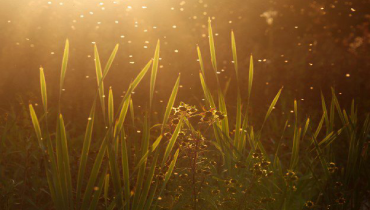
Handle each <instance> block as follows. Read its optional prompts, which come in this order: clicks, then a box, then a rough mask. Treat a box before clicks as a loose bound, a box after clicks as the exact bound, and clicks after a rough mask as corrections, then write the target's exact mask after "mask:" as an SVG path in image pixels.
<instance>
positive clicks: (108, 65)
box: [102, 44, 119, 79]
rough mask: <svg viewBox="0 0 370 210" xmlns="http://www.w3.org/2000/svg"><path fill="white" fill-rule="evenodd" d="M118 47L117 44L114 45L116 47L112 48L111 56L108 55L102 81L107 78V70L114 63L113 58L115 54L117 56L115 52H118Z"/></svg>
mask: <svg viewBox="0 0 370 210" xmlns="http://www.w3.org/2000/svg"><path fill="white" fill-rule="evenodd" d="M118 47H119V44H116V46H115V47H114V49H113V51H112V53H111V55H110V57H109V59H108V62H107V64H106V65H105V67H104V71H103V78H102V79H104V78H105V77H106V76H107V74H108V72H109V69H110V67H111V66H112V63H113V61H114V58H115V57H116V54H117V51H118Z"/></svg>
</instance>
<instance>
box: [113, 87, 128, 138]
mask: <svg viewBox="0 0 370 210" xmlns="http://www.w3.org/2000/svg"><path fill="white" fill-rule="evenodd" d="M130 99H131V94H130V95H129V97H128V98H127V99H126V101H124V102H123V106H122V109H121V112H120V114H119V117H118V121H117V124H116V130H117V131H120V130H121V129H122V127H123V123H124V121H125V119H126V115H127V110H128V106H129V104H130Z"/></svg>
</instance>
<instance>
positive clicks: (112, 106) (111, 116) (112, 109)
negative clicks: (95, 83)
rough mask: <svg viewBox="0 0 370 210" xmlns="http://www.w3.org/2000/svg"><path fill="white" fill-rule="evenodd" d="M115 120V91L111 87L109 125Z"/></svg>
mask: <svg viewBox="0 0 370 210" xmlns="http://www.w3.org/2000/svg"><path fill="white" fill-rule="evenodd" d="M113 120H114V103H113V91H112V88H109V96H108V122H109V126H112V125H113Z"/></svg>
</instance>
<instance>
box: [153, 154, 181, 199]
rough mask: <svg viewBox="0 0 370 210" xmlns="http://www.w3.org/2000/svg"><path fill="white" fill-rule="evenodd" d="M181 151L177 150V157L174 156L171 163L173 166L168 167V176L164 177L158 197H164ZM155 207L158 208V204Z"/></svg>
mask: <svg viewBox="0 0 370 210" xmlns="http://www.w3.org/2000/svg"><path fill="white" fill-rule="evenodd" d="M179 151H180V150H179V149H177V150H176V152H175V155H174V156H173V159H172V161H171V164H170V166H169V167H168V170H167V173H166V175H165V177H164V181H163V183H162V187H161V189H160V190H159V193H158V196H161V195H162V192H163V190H164V188H165V187H166V185H167V182H168V180H169V179H170V177H171V175H172V172H173V169H174V168H175V165H176V161H177V157H178V156H179ZM157 202H158V200H157ZM157 202H156V203H157ZM154 206H157V204H155V205H154Z"/></svg>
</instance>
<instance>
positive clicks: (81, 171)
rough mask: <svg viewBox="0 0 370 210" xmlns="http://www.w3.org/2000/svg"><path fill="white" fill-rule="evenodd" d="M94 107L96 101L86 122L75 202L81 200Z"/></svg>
mask: <svg viewBox="0 0 370 210" xmlns="http://www.w3.org/2000/svg"><path fill="white" fill-rule="evenodd" d="M95 105H96V101H94V103H93V106H92V107H91V111H90V115H89V118H88V121H87V126H86V131H85V137H84V142H83V146H82V151H81V159H80V165H79V168H78V175H77V187H76V199H77V201H80V199H81V188H82V183H83V179H84V175H85V170H86V163H87V157H88V155H89V149H90V144H91V137H92V131H93V127H94V121H95Z"/></svg>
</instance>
